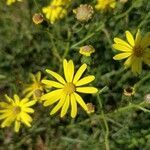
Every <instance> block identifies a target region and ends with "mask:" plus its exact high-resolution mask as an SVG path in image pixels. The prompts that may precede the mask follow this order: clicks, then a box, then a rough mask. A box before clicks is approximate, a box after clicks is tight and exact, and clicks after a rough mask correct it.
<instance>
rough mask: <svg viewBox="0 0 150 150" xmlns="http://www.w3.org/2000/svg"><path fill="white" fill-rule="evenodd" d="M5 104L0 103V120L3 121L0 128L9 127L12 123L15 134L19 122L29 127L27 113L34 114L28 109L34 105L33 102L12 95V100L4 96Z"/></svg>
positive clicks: (29, 119) (29, 120)
mask: <svg viewBox="0 0 150 150" xmlns="http://www.w3.org/2000/svg"><path fill="white" fill-rule="evenodd" d="M6 99H7V102H0V120H3V122H2V123H1V127H2V128H4V127H9V126H10V125H11V124H12V123H14V130H15V132H19V129H20V125H21V122H22V123H24V124H25V125H26V126H28V127H30V126H31V122H32V118H31V117H30V115H29V114H28V113H34V110H33V109H32V108H30V107H31V106H32V105H34V104H35V103H36V101H35V100H32V101H29V99H28V98H24V99H21V100H20V98H19V97H18V95H14V99H12V98H10V97H8V96H7V95H6Z"/></svg>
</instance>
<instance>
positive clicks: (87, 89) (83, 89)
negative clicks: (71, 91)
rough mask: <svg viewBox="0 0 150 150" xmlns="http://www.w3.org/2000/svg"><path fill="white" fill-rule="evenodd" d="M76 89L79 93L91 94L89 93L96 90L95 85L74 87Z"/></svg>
mask: <svg viewBox="0 0 150 150" xmlns="http://www.w3.org/2000/svg"><path fill="white" fill-rule="evenodd" d="M76 91H77V92H80V93H87V94H91V93H97V91H98V90H97V88H95V87H78V88H76Z"/></svg>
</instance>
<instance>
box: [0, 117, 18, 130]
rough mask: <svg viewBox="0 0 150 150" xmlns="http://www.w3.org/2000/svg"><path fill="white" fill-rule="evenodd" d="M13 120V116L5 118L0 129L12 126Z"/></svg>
mask: <svg viewBox="0 0 150 150" xmlns="http://www.w3.org/2000/svg"><path fill="white" fill-rule="evenodd" d="M14 120H15V118H14V117H13V116H10V117H8V118H6V119H5V120H4V121H3V122H2V124H1V127H2V128H4V127H9V126H10V125H11V124H12V122H13V121H14Z"/></svg>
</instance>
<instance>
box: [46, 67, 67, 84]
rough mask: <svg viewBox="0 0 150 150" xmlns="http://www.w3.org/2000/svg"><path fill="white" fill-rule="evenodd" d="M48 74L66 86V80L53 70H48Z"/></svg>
mask: <svg viewBox="0 0 150 150" xmlns="http://www.w3.org/2000/svg"><path fill="white" fill-rule="evenodd" d="M46 72H47V73H49V74H50V75H52V76H53V77H54V78H55V79H56V80H58V81H59V82H60V83H62V84H65V83H66V82H65V80H64V79H63V78H62V77H61V76H60V75H59V74H57V73H56V72H53V71H51V70H48V69H46Z"/></svg>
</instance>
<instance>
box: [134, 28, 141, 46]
mask: <svg viewBox="0 0 150 150" xmlns="http://www.w3.org/2000/svg"><path fill="white" fill-rule="evenodd" d="M140 42H141V32H140V30H139V29H138V31H137V33H136V37H135V45H136V47H138V46H139V45H140Z"/></svg>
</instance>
